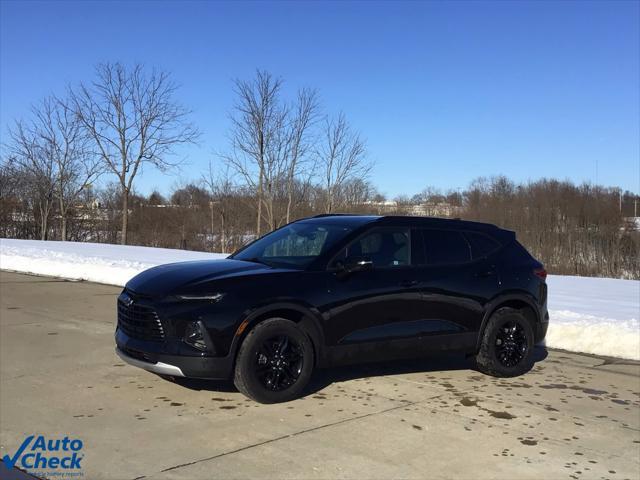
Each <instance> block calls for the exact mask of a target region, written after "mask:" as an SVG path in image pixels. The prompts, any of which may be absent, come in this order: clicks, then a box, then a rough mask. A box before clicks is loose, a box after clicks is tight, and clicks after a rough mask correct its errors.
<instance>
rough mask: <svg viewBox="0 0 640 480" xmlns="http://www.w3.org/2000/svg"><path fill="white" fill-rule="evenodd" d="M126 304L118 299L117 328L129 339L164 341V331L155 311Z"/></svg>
mask: <svg viewBox="0 0 640 480" xmlns="http://www.w3.org/2000/svg"><path fill="white" fill-rule="evenodd" d="M127 303H128V302H127ZM127 303H125V301H124V300H123V299H122V298H119V299H118V328H120V329H121V330H122V331H123V332H124V333H126V334H127V335H129V336H130V337H133V338H137V339H140V340H151V341H154V342H161V341H162V340H164V329H163V328H162V323H161V322H160V318H158V314H157V313H156V312H155V310H153V308H151V307H147V306H144V305H138V304H136V303H128V304H127Z"/></svg>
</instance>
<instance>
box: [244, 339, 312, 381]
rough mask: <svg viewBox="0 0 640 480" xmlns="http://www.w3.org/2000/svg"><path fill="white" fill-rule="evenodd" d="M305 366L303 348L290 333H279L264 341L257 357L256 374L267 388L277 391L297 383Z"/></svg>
mask: <svg viewBox="0 0 640 480" xmlns="http://www.w3.org/2000/svg"><path fill="white" fill-rule="evenodd" d="M303 366H304V358H303V355H302V348H301V347H300V345H299V344H298V342H297V341H296V340H295V339H293V338H291V337H289V336H288V335H278V336H276V337H272V338H269V339H267V340H265V341H264V342H262V345H261V346H260V347H259V349H258V352H257V354H256V358H255V373H256V376H257V377H258V379H259V380H260V382H261V383H262V385H263V386H264V387H265V388H267V389H269V390H272V391H275V392H278V391H282V390H286V389H287V388H289V387H291V386H292V385H293V384H294V383H296V382H297V381H298V378H299V377H300V374H301V373H302V367H303Z"/></svg>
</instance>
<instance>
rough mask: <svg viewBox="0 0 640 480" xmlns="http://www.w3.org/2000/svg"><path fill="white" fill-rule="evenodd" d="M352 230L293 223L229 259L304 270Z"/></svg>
mask: <svg viewBox="0 0 640 480" xmlns="http://www.w3.org/2000/svg"><path fill="white" fill-rule="evenodd" d="M351 230H352V229H351V227H347V226H344V225H331V224H318V223H315V222H314V223H292V224H291V225H287V226H286V227H283V228H281V229H279V230H276V231H274V232H272V233H269V234H268V235H265V236H264V237H262V238H260V239H258V240H257V241H256V242H254V243H252V244H251V245H249V246H248V247H246V248H245V249H244V250H241V251H240V252H238V253H237V254H235V255H233V256H232V257H231V258H234V259H236V260H245V261H249V262H258V263H264V264H266V265H269V266H274V267H293V268H304V267H306V266H307V265H309V264H310V263H311V262H312V261H314V260H315V259H316V258H317V257H318V256H319V255H321V254H322V253H324V252H325V251H326V250H327V249H329V248H330V247H331V246H332V245H334V244H335V243H336V242H338V241H339V240H341V239H342V238H344V237H345V236H346V235H347V234H348V233H349V232H350V231H351Z"/></svg>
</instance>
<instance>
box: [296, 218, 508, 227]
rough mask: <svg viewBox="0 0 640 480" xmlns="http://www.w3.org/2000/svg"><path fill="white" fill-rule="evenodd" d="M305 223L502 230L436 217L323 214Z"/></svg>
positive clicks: (487, 225) (308, 219) (485, 224)
mask: <svg viewBox="0 0 640 480" xmlns="http://www.w3.org/2000/svg"><path fill="white" fill-rule="evenodd" d="M298 222H304V223H324V224H328V223H330V224H333V225H349V226H354V227H359V226H362V225H365V224H368V223H375V224H379V225H381V226H383V225H389V226H391V225H406V226H413V227H424V228H444V229H458V230H492V231H495V230H500V229H499V228H498V227H496V226H495V225H493V224H490V223H482V222H473V221H469V220H460V219H457V218H456V219H451V218H436V217H416V216H402V215H384V216H381V215H354V214H323V215H316V216H315V217H309V218H304V219H301V220H298Z"/></svg>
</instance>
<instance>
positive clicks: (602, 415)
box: [0, 272, 640, 480]
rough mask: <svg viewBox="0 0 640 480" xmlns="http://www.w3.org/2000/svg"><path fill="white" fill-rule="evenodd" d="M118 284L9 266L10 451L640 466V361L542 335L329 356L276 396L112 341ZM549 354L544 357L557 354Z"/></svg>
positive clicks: (0, 292) (431, 464)
mask: <svg viewBox="0 0 640 480" xmlns="http://www.w3.org/2000/svg"><path fill="white" fill-rule="evenodd" d="M118 292H119V289H118V288H114V287H109V286H104V285H96V284H90V283H75V282H67V281H63V280H57V279H50V278H44V277H30V276H24V275H18V274H13V273H7V272H0V428H1V432H0V433H1V435H0V447H1V450H0V456H2V455H5V454H10V455H12V454H13V453H14V452H15V451H16V449H17V448H18V446H19V445H20V443H21V442H22V440H23V439H24V437H25V436H26V435H29V434H33V433H36V434H45V435H48V436H53V437H57V436H64V435H69V436H75V437H78V438H81V439H82V440H83V441H84V444H85V447H84V452H85V458H84V459H83V460H82V462H83V468H84V472H85V478H91V479H94V478H117V479H120V478H123V479H125V478H130V479H133V478H153V479H169V478H180V479H182V478H184V479H192V478H390V477H394V478H427V477H428V478H469V479H471V478H474V479H475V478H504V479H512V478H531V479H533V478H535V479H541V478H546V479H556V478H558V479H559V478H567V479H569V478H573V479H586V478H593V479H605V478H611V479H618V478H620V479H623V478H628V479H634V480H635V479H638V478H640V408H639V407H640V366H639V365H638V364H637V363H634V362H626V363H625V362H615V361H611V360H607V359H602V358H596V357H591V356H582V355H574V354H568V353H565V352H555V351H549V352H548V355H547V353H546V352H545V351H544V350H542V349H540V350H539V351H538V357H539V359H540V361H539V362H538V363H537V364H536V366H535V368H534V369H533V370H532V371H531V372H530V373H528V374H527V375H525V376H523V377H520V378H516V379H509V380H500V379H493V378H490V377H486V376H484V375H482V374H479V373H477V372H475V371H473V370H471V369H470V368H469V365H468V363H466V362H465V361H464V360H463V359H459V358H457V357H450V358H445V359H439V360H434V359H431V360H423V361H417V362H403V363H394V364H391V365H385V366H366V367H358V368H349V369H342V370H328V371H324V372H321V373H320V374H318V375H316V377H315V379H314V383H313V388H312V389H311V391H310V393H309V395H308V396H306V397H305V398H303V399H300V400H297V401H294V402H291V403H287V404H282V405H273V406H264V405H259V404H256V403H254V402H251V401H249V400H246V399H245V398H244V397H243V396H242V395H240V394H239V393H238V392H236V391H235V390H234V389H233V387H232V386H231V385H230V384H225V383H205V382H202V383H198V382H184V383H183V384H176V383H170V382H167V381H165V380H163V379H161V378H159V377H157V376H155V375H153V374H151V373H147V372H144V371H142V370H138V369H135V368H133V367H130V366H128V365H124V364H123V363H122V362H121V361H120V359H119V358H118V357H117V356H116V355H115V353H114V350H113V347H114V346H113V329H114V306H115V297H116V295H117V293H118ZM545 357H546V358H545Z"/></svg>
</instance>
